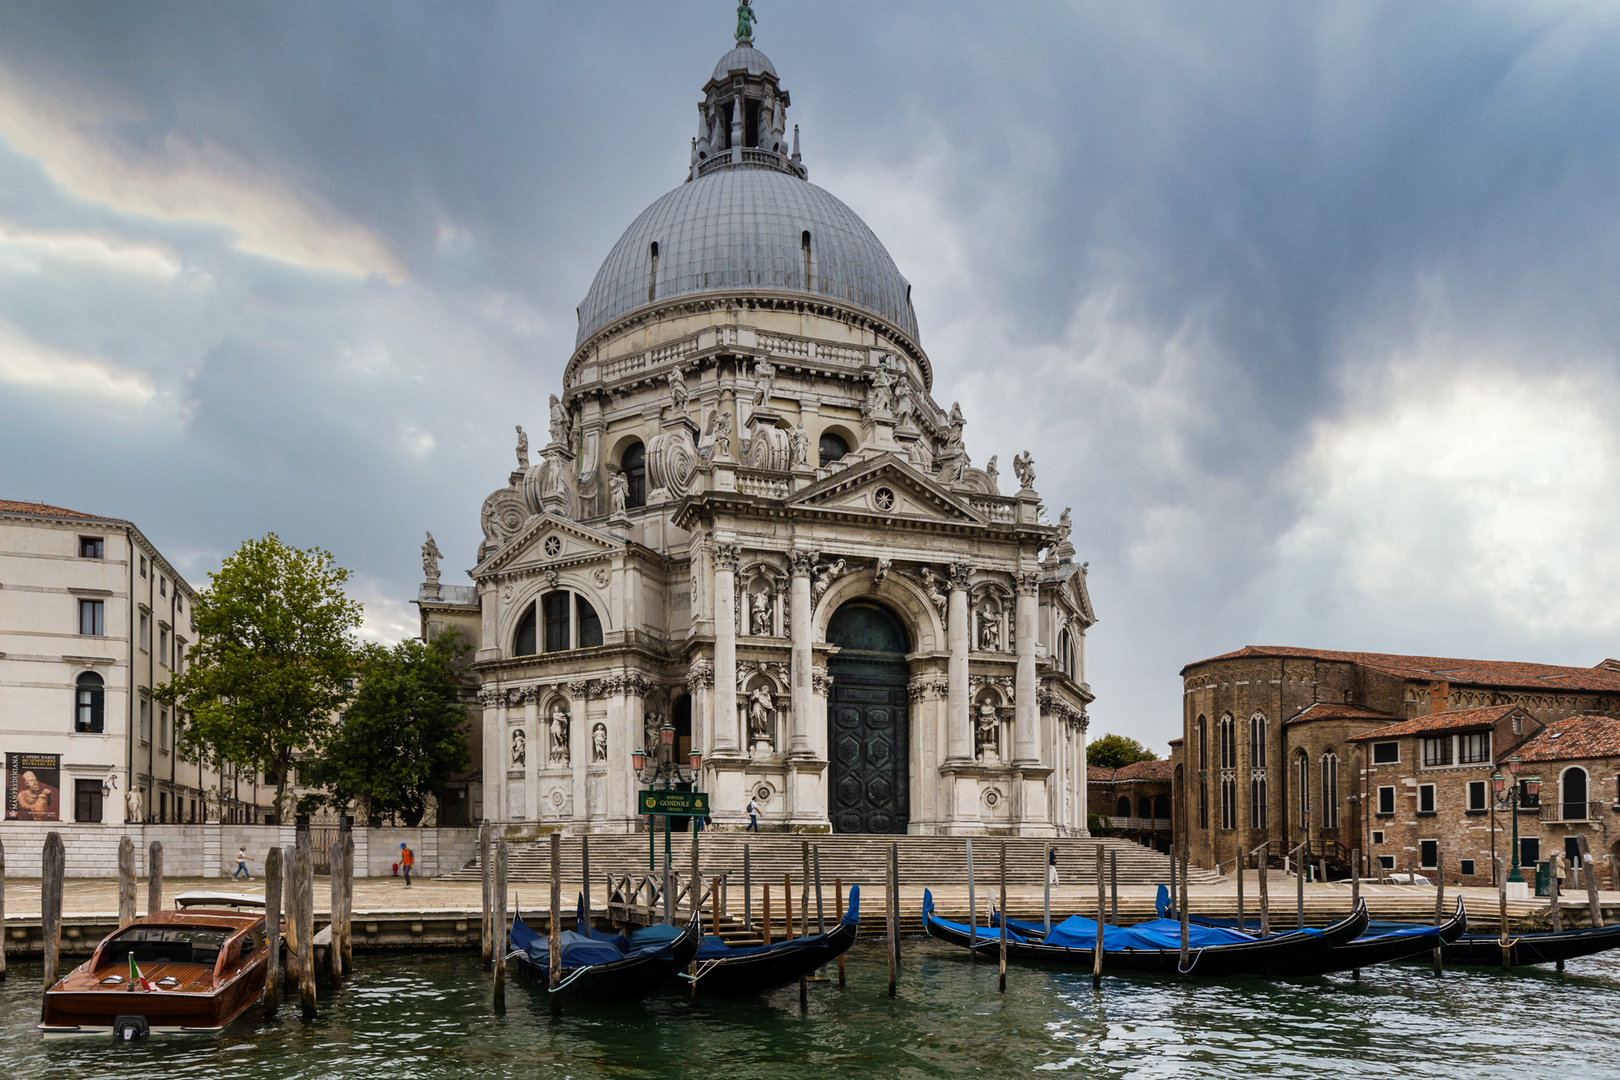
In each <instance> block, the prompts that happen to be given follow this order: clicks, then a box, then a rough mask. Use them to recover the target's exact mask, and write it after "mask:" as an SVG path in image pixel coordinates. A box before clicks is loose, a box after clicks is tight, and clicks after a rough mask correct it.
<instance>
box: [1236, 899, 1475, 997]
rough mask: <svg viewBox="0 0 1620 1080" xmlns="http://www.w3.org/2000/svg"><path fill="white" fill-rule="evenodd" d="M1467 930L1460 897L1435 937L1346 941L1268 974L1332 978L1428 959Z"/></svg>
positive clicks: (1287, 977)
mask: <svg viewBox="0 0 1620 1080" xmlns="http://www.w3.org/2000/svg"><path fill="white" fill-rule="evenodd" d="M1467 928H1468V912H1467V911H1466V910H1465V909H1464V908H1463V902H1462V898H1461V897H1458V898H1457V910H1456V912H1455V913H1454V914H1453V915H1452V916H1451V918H1449V919H1447V920H1446V921H1445V922H1444V923H1441V924H1440V925H1439V926H1437V927H1435V931H1436V934H1435V936H1433V937H1430V936H1428V935H1424V936H1420V937H1390V936H1388V935H1382V936H1379V937H1371V938H1365V939H1359V938H1358V939H1357V940H1354V941H1347V942H1345V943H1344V944H1343V945H1338V946H1335V947H1334V948H1332V949H1329V950H1328V951H1327V952H1324V953H1317V954H1316V955H1314V956H1307V957H1301V958H1300V959H1298V960H1293V961H1289V962H1286V963H1282V964H1278V965H1277V966H1275V967H1273V968H1271V970H1270V971H1268V972H1267V974H1268V975H1272V976H1275V977H1277V978H1283V979H1298V978H1307V977H1309V976H1312V975H1331V974H1333V973H1335V972H1339V971H1356V970H1359V969H1361V968H1369V967H1373V966H1374V965H1376V964H1389V963H1393V962H1395V961H1397V960H1405V959H1408V958H1411V957H1418V956H1428V955H1430V954H1432V953H1433V952H1434V947H1435V945H1436V944H1437V943H1441V944H1443V943H1446V942H1452V941H1456V940H1457V939H1458V938H1460V937H1462V935H1463V931H1464V930H1466V929H1467Z"/></svg>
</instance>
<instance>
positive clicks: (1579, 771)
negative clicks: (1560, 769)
mask: <svg viewBox="0 0 1620 1080" xmlns="http://www.w3.org/2000/svg"><path fill="white" fill-rule="evenodd" d="M1558 786H1559V801H1560V802H1561V803H1562V804H1563V807H1562V813H1561V814H1560V816H1561V817H1562V818H1563V820H1565V821H1585V820H1586V770H1585V769H1583V768H1581V767H1580V766H1578V765H1577V766H1574V767H1572V768H1568V769H1565V770H1564V775H1563V776H1561V777H1559V779H1558Z"/></svg>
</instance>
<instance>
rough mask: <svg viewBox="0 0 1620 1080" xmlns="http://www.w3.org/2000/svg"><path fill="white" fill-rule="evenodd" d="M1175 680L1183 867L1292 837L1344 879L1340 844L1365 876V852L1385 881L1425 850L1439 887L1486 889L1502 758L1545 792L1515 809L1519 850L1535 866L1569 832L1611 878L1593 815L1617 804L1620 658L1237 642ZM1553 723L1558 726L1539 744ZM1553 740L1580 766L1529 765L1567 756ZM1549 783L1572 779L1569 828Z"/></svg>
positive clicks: (1606, 824)
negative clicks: (1580, 791) (1521, 657)
mask: <svg viewBox="0 0 1620 1080" xmlns="http://www.w3.org/2000/svg"><path fill="white" fill-rule="evenodd" d="M1182 679H1183V685H1184V694H1183V737H1182V738H1181V739H1180V740H1178V741H1177V742H1175V743H1172V763H1173V769H1174V773H1173V775H1174V783H1175V790H1176V799H1177V804H1178V809H1177V817H1178V820H1177V825H1178V828H1180V829H1184V830H1185V835H1186V836H1187V838H1188V844H1189V852H1190V855H1191V858H1192V860H1193V861H1194V862H1196V863H1198V864H1199V865H1202V866H1212V865H1214V864H1215V863H1216V862H1217V861H1230V860H1231V859H1232V858H1233V857H1234V855H1235V853H1236V852H1237V851H1238V850H1239V845H1242V848H1243V849H1244V850H1254V849H1255V848H1256V847H1258V846H1259V845H1262V844H1268V845H1269V851H1270V854H1271V856H1272V857H1273V858H1278V857H1280V856H1281V854H1282V853H1283V852H1284V851H1286V850H1288V849H1291V848H1293V847H1294V846H1296V845H1298V844H1300V843H1301V842H1305V841H1307V840H1308V841H1309V843H1310V844H1311V852H1312V855H1313V858H1316V859H1323V858H1325V859H1326V860H1327V861H1328V862H1329V864H1330V865H1329V870H1330V873H1331V872H1332V871H1333V870H1335V869H1337V870H1339V871H1340V872H1347V871H1348V869H1349V855H1350V852H1352V851H1353V850H1356V849H1359V850H1361V851H1362V852H1363V853H1364V856H1365V858H1366V864H1365V865H1366V866H1367V867H1376V866H1377V865H1378V862H1375V861H1373V860H1375V859H1376V860H1379V861H1382V862H1383V864H1384V865H1386V866H1393V867H1397V868H1399V869H1402V870H1405V869H1407V868H1410V867H1429V868H1432V867H1433V863H1432V857H1433V856H1434V855H1435V854H1436V853H1439V854H1441V855H1443V857H1444V860H1445V864H1444V866H1443V867H1442V869H1443V871H1444V873H1445V876H1446V879H1447V880H1448V881H1462V882H1463V883H1465V884H1489V883H1490V882H1491V881H1492V880H1493V874H1494V872H1495V868H1496V866H1497V865H1498V864H1502V865H1505V864H1506V863H1507V862H1508V861H1509V858H1508V852H1507V846H1508V844H1509V840H1507V839H1504V835H1510V834H1511V821H1510V819H1509V818H1508V815H1507V812H1506V810H1503V809H1500V808H1499V807H1498V806H1497V803H1498V800H1497V799H1496V798H1494V797H1493V796H1494V793H1493V792H1492V790H1491V783H1490V780H1491V777H1492V775H1493V774H1494V773H1495V772H1496V771H1497V769H1498V768H1503V769H1504V770H1505V768H1506V765H1505V763H1506V762H1507V761H1508V760H1509V759H1511V758H1513V757H1514V756H1516V755H1517V756H1518V757H1519V758H1520V759H1521V761H1522V762H1523V765H1522V766H1521V773H1520V776H1521V779H1522V778H1529V777H1531V776H1532V775H1533V774H1536V773H1539V774H1540V775H1539V776H1537V777H1536V778H1538V779H1540V780H1542V782H1543V783H1544V784H1546V785H1547V787H1546V788H1545V789H1544V790H1543V793H1542V800H1541V803H1542V805H1539V806H1536V807H1533V808H1528V809H1526V810H1525V811H1523V812H1521V814H1520V815H1519V826H1520V835H1521V840H1530V841H1532V842H1531V843H1529V844H1523V843H1521V847H1522V848H1523V850H1524V852H1526V853H1531V854H1535V855H1537V856H1538V857H1546V856H1547V855H1548V854H1550V852H1551V850H1552V849H1551V848H1550V847H1549V846H1548V845H1549V844H1556V845H1557V847H1558V849H1559V850H1561V849H1562V847H1563V844H1564V841H1565V840H1566V839H1570V838H1572V837H1573V836H1574V835H1576V834H1577V833H1579V832H1580V831H1582V830H1585V831H1586V832H1587V834H1588V842H1589V844H1590V845H1591V848H1592V852H1593V855H1594V857H1596V858H1598V859H1599V863H1600V867H1601V868H1602V870H1603V873H1604V877H1605V880H1607V879H1608V878H1609V877H1611V876H1612V867H1613V866H1614V861H1613V860H1614V856H1615V853H1614V852H1613V851H1612V850H1611V849H1612V848H1613V846H1614V845H1613V842H1612V840H1611V837H1610V833H1611V832H1612V831H1613V830H1614V829H1615V828H1616V825H1617V824H1620V814H1617V813H1616V812H1615V811H1614V810H1612V809H1602V810H1601V812H1598V811H1594V810H1593V809H1592V805H1593V804H1602V805H1605V806H1612V804H1614V803H1615V802H1617V801H1620V800H1617V799H1616V798H1615V797H1614V796H1615V795H1616V794H1617V793H1616V792H1615V789H1614V785H1615V783H1616V778H1617V776H1620V769H1617V768H1613V767H1611V766H1613V765H1614V764H1615V763H1616V760H1620V759H1614V758H1610V757H1609V756H1608V755H1607V754H1606V753H1604V752H1603V751H1604V750H1605V749H1606V748H1608V747H1609V746H1610V742H1609V739H1610V735H1609V730H1610V728H1611V727H1613V726H1614V723H1615V718H1617V717H1620V663H1616V662H1615V661H1605V662H1604V663H1603V664H1600V665H1598V666H1597V667H1594V668H1579V667H1563V666H1557V665H1550V664H1523V663H1513V662H1504V661H1481V660H1452V659H1444V658H1438V657H1420V656H1398V655H1390V654H1383V653H1350V652H1333V651H1327V650H1317V649H1301V648H1291V647H1257V646H1250V647H1248V648H1245V649H1241V650H1239V651H1237V652H1234V653H1228V654H1226V655H1223V656H1217V657H1213V658H1211V659H1209V660H1203V661H1199V662H1198V663H1195V664H1189V665H1188V666H1187V667H1186V668H1184V669H1183V670H1182ZM1552 730H1564V731H1566V732H1567V733H1566V734H1564V735H1560V736H1559V738H1558V739H1547V738H1546V736H1547V735H1548V734H1549V733H1550V732H1551V731H1552ZM1577 732H1579V735H1580V737H1579V738H1578V739H1577V738H1576V737H1575V733H1577ZM1565 739H1568V740H1569V743H1568V745H1569V746H1571V747H1573V748H1574V749H1575V750H1576V751H1579V752H1580V753H1581V754H1582V755H1584V756H1581V757H1568V758H1558V759H1556V760H1554V759H1551V758H1542V757H1536V758H1534V759H1532V758H1531V757H1529V756H1528V755H1530V754H1532V753H1534V754H1537V755H1541V754H1548V753H1551V754H1568V753H1570V752H1571V751H1569V750H1566V749H1564V748H1563V747H1562V746H1559V745H1558V744H1560V743H1562V742H1563V741H1564V740H1565ZM1555 747H1556V748H1555ZM1555 765H1556V766H1557V768H1556V771H1555V769H1554V766H1555ZM1572 769H1573V770H1577V771H1571V770H1572ZM1566 774H1567V775H1568V776H1569V777H1570V780H1569V783H1570V785H1571V791H1572V792H1575V791H1576V788H1577V786H1578V785H1579V783H1580V779H1581V778H1582V777H1584V778H1585V780H1586V785H1587V786H1586V789H1585V794H1584V795H1583V796H1582V798H1581V799H1580V800H1578V801H1580V802H1583V803H1585V804H1587V810H1586V813H1587V817H1585V818H1583V819H1573V818H1571V819H1565V818H1563V816H1562V807H1563V803H1562V801H1560V803H1559V816H1558V817H1557V818H1550V817H1549V816H1548V813H1547V811H1546V810H1545V809H1544V806H1545V805H1546V804H1547V799H1549V798H1551V797H1552V796H1551V795H1550V794H1549V792H1552V791H1554V790H1555V784H1562V782H1563V777H1564V776H1565V775H1566ZM1556 790H1559V791H1560V794H1559V796H1558V797H1559V798H1560V800H1562V794H1561V789H1556ZM1605 800H1607V803H1605ZM1575 801H1577V800H1575V799H1574V798H1573V796H1572V798H1571V802H1570V806H1571V807H1573V806H1574V803H1575ZM1493 841H1494V844H1495V851H1496V859H1495V861H1494V862H1493V858H1492V850H1493ZM1426 860H1429V861H1426Z"/></svg>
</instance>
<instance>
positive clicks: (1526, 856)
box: [1519, 836, 1541, 866]
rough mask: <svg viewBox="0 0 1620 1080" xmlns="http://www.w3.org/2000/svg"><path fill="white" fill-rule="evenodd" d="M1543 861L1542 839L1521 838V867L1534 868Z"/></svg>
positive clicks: (1537, 837) (1536, 837)
mask: <svg viewBox="0 0 1620 1080" xmlns="http://www.w3.org/2000/svg"><path fill="white" fill-rule="evenodd" d="M1540 861H1541V837H1539V836H1521V837H1519V865H1520V866H1534V865H1536V863H1538V862H1540Z"/></svg>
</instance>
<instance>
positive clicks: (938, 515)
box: [788, 454, 987, 525]
mask: <svg viewBox="0 0 1620 1080" xmlns="http://www.w3.org/2000/svg"><path fill="white" fill-rule="evenodd" d="M788 506H789V507H804V508H806V509H817V510H839V511H847V512H854V513H864V514H870V515H872V516H873V517H881V518H910V519H913V520H917V521H956V522H963V523H968V522H971V523H973V524H980V525H982V524H985V523H986V520H987V519H986V518H985V517H984V515H982V514H980V513H979V512H978V511H976V510H975V509H974V508H973V507H972V506H971V505H969V504H968V503H967V502H966V501H965V500H964V499H962V498H961V497H960V496H958V495H956V494H955V493H954V492H951V491H948V490H946V489H945V488H944V487H942V486H941V485H940V484H938V483H937V482H936V481H934V480H933V479H932V478H930V477H926V476H924V475H922V474H921V473H920V472H918V471H917V470H916V469H914V468H912V467H911V465H910V464H908V463H907V462H905V461H903V460H902V459H900V458H898V457H896V456H895V455H893V454H884V455H882V456H881V457H876V458H873V459H871V460H870V461H863V462H861V463H860V464H858V465H852V466H850V467H849V468H847V469H840V470H839V471H838V472H835V473H833V474H832V475H831V476H829V477H827V478H826V479H824V480H820V481H818V482H816V483H814V484H812V485H810V486H809V487H807V488H805V489H804V490H803V491H801V492H799V493H798V494H797V495H795V496H793V498H791V499H789V500H788Z"/></svg>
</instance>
